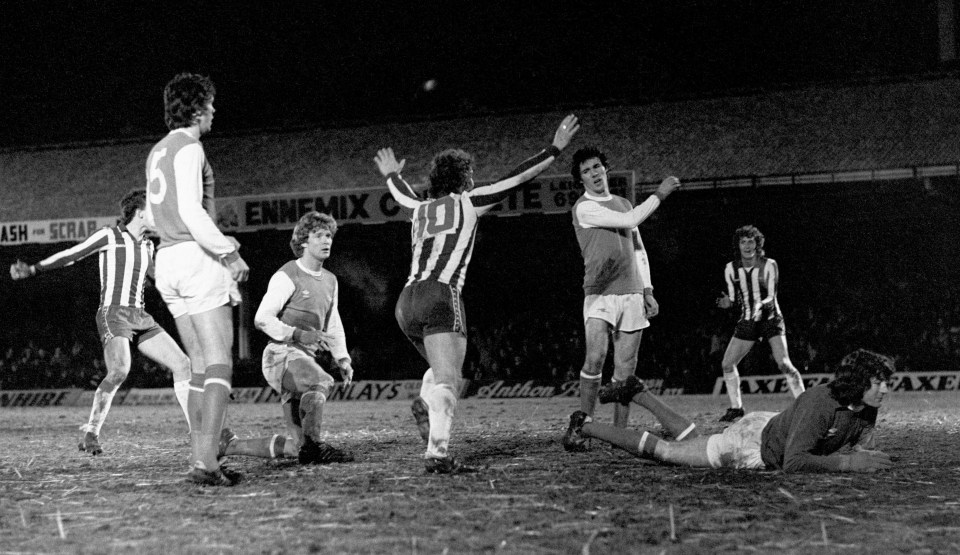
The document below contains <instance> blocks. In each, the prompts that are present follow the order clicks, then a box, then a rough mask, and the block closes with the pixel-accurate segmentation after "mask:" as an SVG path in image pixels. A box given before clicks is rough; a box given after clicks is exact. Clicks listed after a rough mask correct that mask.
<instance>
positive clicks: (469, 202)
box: [387, 147, 559, 291]
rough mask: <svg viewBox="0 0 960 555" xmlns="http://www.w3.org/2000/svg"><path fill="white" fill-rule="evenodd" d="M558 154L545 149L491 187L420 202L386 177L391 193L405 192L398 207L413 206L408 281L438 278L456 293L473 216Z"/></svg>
mask: <svg viewBox="0 0 960 555" xmlns="http://www.w3.org/2000/svg"><path fill="white" fill-rule="evenodd" d="M558 154H559V151H558V150H557V149H556V148H555V147H551V148H548V149H546V150H543V151H541V152H540V153H538V154H537V155H535V156H533V157H531V158H529V159H527V160H525V161H524V162H523V163H521V164H520V165H519V166H518V167H516V168H514V169H513V170H512V171H511V172H510V173H508V174H507V176H506V177H504V178H503V179H501V180H498V181H497V182H495V183H493V184H492V185H484V186H482V187H477V188H475V189H473V190H471V191H463V192H462V193H459V194H454V193H450V194H448V195H446V196H444V197H440V198H434V199H426V200H421V199H420V198H419V197H418V196H417V195H416V193H414V192H413V188H412V187H410V185H409V184H408V183H407V182H406V181H404V180H403V178H402V177H400V175H399V174H397V173H391V174H390V175H388V176H387V184H388V186H389V187H390V189H391V193H393V194H394V196H395V198H396V196H397V195H398V194H399V195H403V197H405V198H404V199H403V202H401V205H403V206H406V207H408V208H412V209H413V214H412V216H411V218H410V219H411V223H412V225H411V228H410V238H411V244H412V250H413V260H412V262H411V264H410V275H409V277H408V278H407V283H406V285H410V284H412V283H415V282H418V281H438V282H440V283H445V284H447V285H450V286H452V287H456V289H457V291H461V290H463V284H464V282H465V281H466V277H467V266H468V265H469V264H470V258H471V256H472V255H473V245H474V239H476V235H477V218H479V216H481V215H482V214H483V213H485V212H486V211H487V210H489V209H490V208H493V207H494V206H496V205H497V204H498V203H499V202H500V201H502V200H503V199H505V198H506V197H507V196H509V194H510V191H511V190H512V189H513V188H514V187H516V186H517V185H521V184H522V183H524V182H526V181H528V180H530V179H532V178H533V177H535V176H536V175H537V174H539V173H540V172H541V171H543V170H544V169H546V168H547V166H548V165H549V163H548V162H550V161H552V159H553V158H555V157H556V156H557V155H558ZM524 172H529V173H528V175H524V176H523V178H521V179H520V180H519V181H516V182H515V183H514V182H511V185H510V186H509V187H506V188H503V187H502V184H503V183H504V182H506V181H507V180H508V179H510V178H513V177H516V176H519V175H520V174H523V173H524ZM398 202H400V199H398Z"/></svg>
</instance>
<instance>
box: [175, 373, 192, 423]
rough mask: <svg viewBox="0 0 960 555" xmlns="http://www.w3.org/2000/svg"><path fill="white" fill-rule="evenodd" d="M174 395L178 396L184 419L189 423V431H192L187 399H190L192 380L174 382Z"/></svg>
mask: <svg viewBox="0 0 960 555" xmlns="http://www.w3.org/2000/svg"><path fill="white" fill-rule="evenodd" d="M173 393H174V394H175V395H176V396H177V402H178V403H180V410H182V411H183V417H184V418H185V419H186V421H187V429H188V430H189V429H190V413H189V412H187V399H188V398H189V397H190V379H189V378H188V379H186V380H183V381H182V382H173Z"/></svg>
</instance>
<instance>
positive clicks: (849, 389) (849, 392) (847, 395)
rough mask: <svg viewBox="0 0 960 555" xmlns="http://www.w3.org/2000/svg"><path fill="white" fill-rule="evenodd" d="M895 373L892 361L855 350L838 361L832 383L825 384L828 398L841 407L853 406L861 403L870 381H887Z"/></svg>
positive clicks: (871, 353)
mask: <svg viewBox="0 0 960 555" xmlns="http://www.w3.org/2000/svg"><path fill="white" fill-rule="evenodd" d="M895 371H896V366H895V365H894V362H893V359H892V358H890V357H888V356H886V355H881V354H879V353H875V352H873V351H868V350H866V349H857V350H856V351H853V352H852V353H850V354H848V355H847V356H845V357H843V360H841V361H840V366H838V367H837V371H836V372H835V373H834V376H833V381H831V382H830V383H829V384H827V387H829V388H830V396H831V397H833V398H834V399H836V400H837V402H838V403H840V404H841V405H844V406H846V405H853V404H857V403H860V402H861V401H863V394H864V393H866V391H867V390H868V389H870V386H871V383H870V380H871V379H873V378H878V379H880V380H882V381H887V380H889V379H890V376H892V375H893V373H894V372H895Z"/></svg>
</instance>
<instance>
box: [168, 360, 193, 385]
mask: <svg viewBox="0 0 960 555" xmlns="http://www.w3.org/2000/svg"><path fill="white" fill-rule="evenodd" d="M191 371H192V367H191V365H190V358H189V357H187V355H181V356H179V357H177V358H176V359H175V360H174V361H173V364H172V365H171V366H170V372H171V373H173V381H174V382H183V381H187V380H189V379H190V378H191Z"/></svg>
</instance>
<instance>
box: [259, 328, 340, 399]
mask: <svg viewBox="0 0 960 555" xmlns="http://www.w3.org/2000/svg"><path fill="white" fill-rule="evenodd" d="M262 370H263V378H264V379H265V380H267V384H269V385H270V387H272V388H273V390H274V391H276V392H277V393H279V394H280V401H281V402H283V403H286V402H288V401H289V400H290V398H291V397H293V396H294V395H295V394H297V393H304V392H306V391H309V390H310V389H315V388H320V389H322V390H329V389H330V388H331V387H332V386H333V383H334V379H333V376H331V375H330V374H327V372H326V371H324V369H323V368H321V367H320V365H319V364H317V360H316V359H315V358H314V357H313V355H311V354H309V353H306V352H304V351H303V349H301V348H299V347H296V346H294V345H290V344H286V343H274V342H270V343H267V346H266V347H265V348H264V349H263V361H262ZM287 372H290V375H291V377H292V378H293V383H294V384H295V386H294V388H293V389H290V388H284V387H283V377H284V376H285V375H286V374H287Z"/></svg>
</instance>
